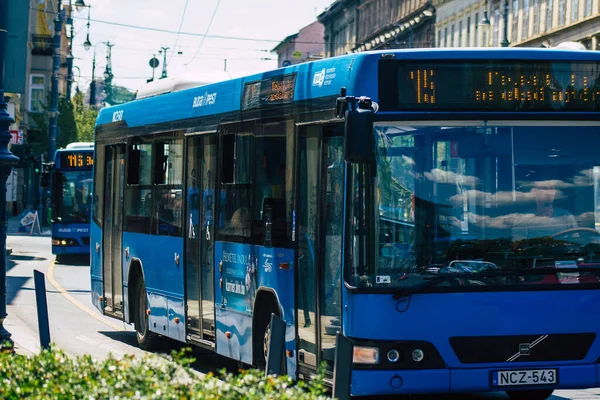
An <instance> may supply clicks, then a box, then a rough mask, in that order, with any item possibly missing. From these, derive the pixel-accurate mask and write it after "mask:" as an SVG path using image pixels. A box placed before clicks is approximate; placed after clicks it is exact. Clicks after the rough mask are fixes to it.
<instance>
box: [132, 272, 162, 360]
mask: <svg viewBox="0 0 600 400" xmlns="http://www.w3.org/2000/svg"><path fill="white" fill-rule="evenodd" d="M135 299H136V300H135V306H136V308H137V310H136V312H135V319H134V324H135V336H136V338H137V342H138V345H139V346H140V349H142V350H146V351H151V350H153V349H155V348H156V343H157V339H158V338H157V335H156V334H155V333H154V332H150V328H149V324H148V314H147V313H146V310H147V309H148V299H147V296H146V285H145V284H144V281H143V280H142V279H138V280H137V282H136V285H135Z"/></svg>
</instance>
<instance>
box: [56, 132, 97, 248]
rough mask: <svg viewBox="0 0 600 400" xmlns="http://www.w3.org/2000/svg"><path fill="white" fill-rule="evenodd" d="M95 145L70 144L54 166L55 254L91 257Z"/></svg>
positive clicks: (60, 150) (60, 154)
mask: <svg viewBox="0 0 600 400" xmlns="http://www.w3.org/2000/svg"><path fill="white" fill-rule="evenodd" d="M93 167H94V144H93V143H86V142H76V143H70V144H68V145H67V146H66V147H65V148H61V149H58V150H56V153H55V155H54V163H53V164H52V165H51V168H50V171H49V172H50V173H51V175H52V180H51V182H52V187H51V191H50V193H51V196H50V197H51V207H52V214H51V224H52V254H56V256H57V258H59V259H60V258H64V257H68V256H71V255H76V254H90V219H91V212H92V208H91V205H92V183H93Z"/></svg>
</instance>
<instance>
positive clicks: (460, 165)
mask: <svg viewBox="0 0 600 400" xmlns="http://www.w3.org/2000/svg"><path fill="white" fill-rule="evenodd" d="M375 135H376V138H377V143H378V146H377V154H378V158H377V163H376V178H375V183H374V187H373V192H374V195H373V197H374V203H375V207H373V209H372V210H373V211H372V212H373V213H374V214H375V216H374V221H373V224H372V225H371V226H372V229H374V231H375V232H377V234H375V235H372V236H373V238H372V240H371V242H370V245H369V246H371V247H374V249H375V251H373V252H372V257H371V258H370V260H371V262H366V263H365V262H357V261H351V262H350V264H351V265H349V268H348V270H347V274H346V279H347V281H348V283H349V284H350V285H351V286H355V287H359V288H361V287H371V288H377V287H381V288H386V287H387V288H390V287H391V288H406V287H415V286H417V287H418V286H428V285H427V283H426V282H427V281H430V282H434V283H435V284H436V286H457V288H459V287H462V288H464V287H469V286H470V287H473V286H486V287H490V286H491V287H492V288H494V287H496V288H497V287H498V286H506V285H531V284H563V283H575V284H580V283H598V282H600V281H599V279H598V276H599V274H600V187H599V183H600V153H599V152H598V151H597V149H598V148H599V146H600V124H597V123H578V122H569V123H566V122H559V121H553V122H522V121H502V122H498V123H492V122H487V123H484V122H483V121H481V122H473V121H452V122H443V123H437V122H436V123H433V122H423V123H420V122H409V123H407V122H385V123H377V124H376V127H375ZM354 177H355V178H354V179H357V178H356V175H354ZM355 197H358V196H355ZM354 203H355V204H353V205H352V204H350V210H351V211H350V213H349V214H350V215H349V217H350V218H352V213H356V212H357V209H359V208H360V206H358V205H356V203H357V200H356V199H355V200H354ZM350 231H351V232H350V235H351V240H350V241H349V243H351V245H350V247H351V250H350V251H351V252H352V251H354V252H356V251H358V250H356V249H355V248H356V247H357V246H361V245H364V243H365V241H364V240H362V238H361V237H360V235H361V234H362V233H361V232H364V231H365V230H360V229H351V230H350ZM352 248H354V249H352ZM596 268H597V269H598V273H596V272H595V271H594V269H596ZM573 269H576V270H574V271H575V272H573ZM561 271H563V272H561ZM444 277H446V278H447V279H444ZM440 278H442V279H440ZM431 286H433V285H431ZM445 289H446V288H445ZM448 290H452V289H448ZM483 290H485V288H483Z"/></svg>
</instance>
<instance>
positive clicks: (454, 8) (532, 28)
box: [433, 0, 600, 50]
mask: <svg viewBox="0 0 600 400" xmlns="http://www.w3.org/2000/svg"><path fill="white" fill-rule="evenodd" d="M433 4H434V6H435V7H436V10H437V21H436V29H435V31H436V39H435V40H436V46H437V47H480V46H482V47H498V46H501V45H502V44H503V40H505V39H506V40H507V42H508V45H509V46H526V47H553V46H556V45H558V44H560V43H563V42H579V43H581V44H583V45H584V46H585V47H586V48H587V49H588V50H597V49H598V38H599V37H600V29H599V28H600V0H507V1H506V0H489V1H487V0H433ZM506 6H508V12H507V14H506V18H505V17H504V12H505V7H506ZM486 12H487V13H486ZM486 14H487V20H486V19H485V16H486ZM505 19H506V21H505ZM484 21H489V24H486V23H484ZM505 23H506V24H507V37H506V38H505V37H504V25H505Z"/></svg>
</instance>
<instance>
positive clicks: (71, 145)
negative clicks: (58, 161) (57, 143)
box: [59, 142, 94, 150]
mask: <svg viewBox="0 0 600 400" xmlns="http://www.w3.org/2000/svg"><path fill="white" fill-rule="evenodd" d="M93 148H94V143H91V142H73V143H69V144H68V145H67V147H66V148H64V149H59V150H74V149H93Z"/></svg>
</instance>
